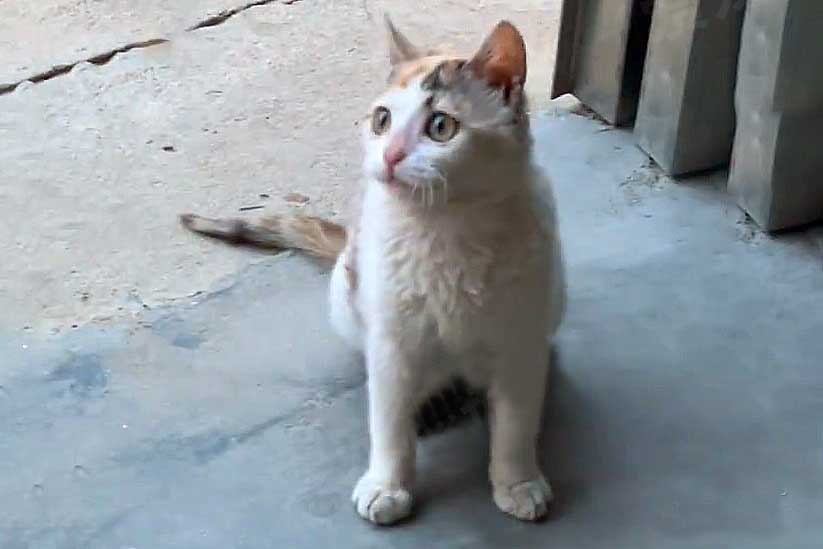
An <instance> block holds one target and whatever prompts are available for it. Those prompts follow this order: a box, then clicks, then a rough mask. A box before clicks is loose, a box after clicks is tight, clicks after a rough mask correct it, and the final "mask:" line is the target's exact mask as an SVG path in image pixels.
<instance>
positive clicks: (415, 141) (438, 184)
mask: <svg viewBox="0 0 823 549" xmlns="http://www.w3.org/2000/svg"><path fill="white" fill-rule="evenodd" d="M386 23H387V27H388V31H389V33H388V34H389V43H390V60H391V66H392V71H391V76H390V77H389V87H388V89H387V90H386V92H385V93H383V94H382V95H381V96H380V97H379V98H378V99H377V101H375V103H374V104H373V107H372V112H371V115H370V116H369V118H368V120H367V122H366V124H364V141H365V159H364V170H365V173H366V176H367V177H368V179H369V180H370V181H371V184H380V185H385V186H386V188H388V189H389V190H391V191H392V192H393V193H395V194H396V195H398V196H400V197H405V198H408V199H410V200H414V201H417V202H425V201H427V200H428V201H430V202H438V203H442V202H444V201H445V200H444V199H446V200H460V199H466V198H471V197H482V196H485V195H487V194H488V193H492V192H497V191H501V190H503V191H505V189H501V185H505V184H506V179H507V175H509V176H511V175H513V174H512V173H511V172H512V170H516V169H518V168H520V167H521V165H522V164H523V163H524V162H525V161H526V159H527V158H528V151H529V147H530V145H531V141H530V134H529V127H528V117H527V116H526V98H525V94H524V91H523V86H524V85H525V82H526V49H525V45H524V43H523V38H522V36H521V35H520V33H519V32H518V30H517V29H516V28H515V27H514V26H513V25H512V24H511V23H508V22H506V21H503V22H501V23H499V24H498V25H497V26H496V27H495V28H494V30H493V31H492V33H491V34H490V35H489V36H488V38H486V40H485V42H483V45H482V46H481V47H480V50H479V51H478V52H477V53H476V54H475V55H474V57H472V58H471V59H461V58H457V57H452V56H445V55H439V54H435V53H431V52H427V51H424V50H421V49H419V48H417V47H416V46H414V45H413V44H412V43H411V42H410V41H409V40H408V39H407V38H406V37H405V36H403V35H402V34H401V33H400V32H399V31H398V30H397V29H396V28H395V27H394V25H393V24H392V23H391V21H390V20H389V19H388V18H387V19H386Z"/></svg>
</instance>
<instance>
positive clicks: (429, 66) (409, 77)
mask: <svg viewBox="0 0 823 549" xmlns="http://www.w3.org/2000/svg"><path fill="white" fill-rule="evenodd" d="M450 59H451V58H450V57H448V56H445V55H430V56H428V57H421V58H420V59H416V60H414V61H410V62H408V63H403V64H402V65H400V66H398V67H397V68H396V69H395V71H394V73H393V74H392V78H391V81H390V82H389V84H390V85H391V86H393V87H396V88H400V89H405V88H407V87H409V84H411V82H412V81H413V80H414V79H415V78H418V77H420V76H425V75H427V74H429V73H431V72H432V71H433V70H434V69H436V68H437V67H438V66H439V65H440V64H441V63H443V62H444V61H448V60H450Z"/></svg>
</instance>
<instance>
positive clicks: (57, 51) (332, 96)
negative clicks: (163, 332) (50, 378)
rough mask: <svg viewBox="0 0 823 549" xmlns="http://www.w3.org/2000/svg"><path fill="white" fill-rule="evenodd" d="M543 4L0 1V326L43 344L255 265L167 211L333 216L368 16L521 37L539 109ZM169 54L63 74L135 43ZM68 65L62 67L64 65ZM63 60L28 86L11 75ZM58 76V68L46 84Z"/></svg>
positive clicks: (365, 94)
mask: <svg viewBox="0 0 823 549" xmlns="http://www.w3.org/2000/svg"><path fill="white" fill-rule="evenodd" d="M560 4H561V2H560V0H549V1H538V0H520V1H518V2H504V1H487V2H476V1H469V0H421V1H416V2H402V3H401V2H392V3H389V2H386V1H382V2H381V1H375V0H302V1H298V2H293V3H290V4H288V3H283V2H281V1H277V0H275V1H273V2H271V3H267V4H265V5H261V6H256V7H248V8H247V9H241V10H240V11H238V13H237V14H236V15H234V16H232V17H230V18H228V19H226V20H225V21H224V22H223V23H222V24H219V25H215V26H210V27H206V28H200V29H197V30H192V31H187V30H186V29H190V28H192V27H195V26H197V25H198V23H200V22H203V21H206V20H208V19H209V17H212V16H214V15H215V14H217V13H220V11H221V10H226V9H233V8H243V7H244V5H243V3H242V0H207V1H196V2H195V1H193V0H188V1H179V2H161V1H158V0H139V1H138V0H131V1H126V0H119V1H112V2H93V1H89V0H44V1H42V2H30V1H29V0H5V1H3V2H0V88H2V87H3V85H5V88H6V89H9V88H10V87H11V86H14V85H15V84H16V83H18V82H22V84H20V85H18V86H17V87H16V88H14V90H13V91H11V92H8V93H5V94H3V95H0V257H2V258H3V259H2V262H0V308H2V310H3V311H4V314H3V315H2V318H0V328H5V329H8V330H30V331H33V332H36V333H46V332H51V333H57V332H60V331H64V330H66V329H70V327H71V326H72V325H82V324H84V323H87V322H89V321H96V322H104V321H106V320H108V319H116V318H119V317H123V316H126V315H139V314H141V313H142V312H143V311H145V310H146V308H155V307H157V306H159V305H161V304H163V303H167V302H169V301H173V300H176V299H179V298H181V297H185V296H191V295H194V294H197V293H198V292H205V291H209V290H214V289H215V288H217V287H219V286H220V285H221V284H223V283H224V281H225V280H227V278H230V277H231V276H232V275H234V274H236V273H237V272H239V271H241V270H242V269H244V268H245V267H246V266H247V265H249V264H250V263H253V262H255V261H258V260H259V256H258V255H255V254H253V253H249V252H246V251H239V250H231V249H227V248H226V247H222V246H216V245H215V244H214V243H211V242H206V241H202V240H198V239H195V238H193V237H191V236H190V235H188V234H186V233H184V232H183V231H182V230H181V229H180V228H179V227H178V225H177V223H176V215H177V214H178V213H179V212H181V211H186V210H195V211H198V212H203V213H208V214H221V215H229V214H238V215H248V216H255V215H259V214H260V213H261V211H259V210H257V211H252V212H248V213H245V214H239V212H238V209H239V208H240V207H243V206H257V205H263V206H265V207H266V208H268V209H275V208H283V207H288V204H287V201H286V200H285V199H284V197H286V196H287V195H288V194H289V193H294V192H297V193H300V194H302V195H305V196H306V197H308V199H309V202H308V203H307V204H303V205H301V206H299V207H303V208H307V209H310V210H311V211H313V212H317V213H320V214H323V215H330V216H341V215H344V212H345V208H346V203H347V198H348V196H349V195H350V194H351V192H352V189H353V187H354V185H355V182H356V179H357V175H358V171H359V144H358V131H359V130H358V127H357V125H356V124H357V120H358V118H359V117H360V116H361V115H362V114H363V113H364V111H365V109H366V107H367V105H368V103H369V101H370V100H371V98H372V97H373V96H374V94H375V93H376V92H378V91H379V90H380V88H381V85H382V82H383V80H384V77H385V74H386V60H385V55H384V40H383V34H382V29H381V26H380V16H381V13H382V12H384V11H385V10H387V9H388V10H389V11H390V12H391V14H392V15H393V17H394V18H395V20H396V22H397V23H398V25H399V26H401V27H402V28H403V29H405V30H406V32H407V34H409V35H410V36H411V37H414V38H415V39H417V40H419V41H421V42H425V43H427V44H432V45H441V44H451V45H454V46H455V47H458V48H460V49H461V50H467V51H468V50H469V49H470V48H471V47H473V46H475V45H476V44H477V43H478V42H479V40H481V39H482V35H483V33H485V32H486V31H487V30H488V29H489V28H490V27H491V26H492V25H493V24H494V23H495V22H496V21H497V20H499V19H501V18H508V19H511V20H512V21H514V22H515V23H516V24H518V26H520V27H521V28H522V30H523V33H524V35H525V37H526V40H527V43H528V45H529V49H530V54H531V65H530V81H529V86H530V91H531V92H532V96H533V99H534V104H535V106H536V108H540V107H543V106H545V105H546V103H547V99H548V88H549V84H550V75H551V72H552V68H553V56H554V45H555V36H556V28H557V24H558V20H559V12H560ZM156 39H166V40H168V42H166V43H164V44H161V45H156V46H153V47H148V48H135V49H132V50H130V51H128V52H126V53H122V54H118V55H116V56H115V57H113V58H112V59H111V61H110V62H108V63H106V64H104V65H99V66H98V65H94V64H90V63H77V62H78V61H81V60H84V59H91V58H94V57H95V56H97V55H100V54H104V53H106V52H109V51H112V50H115V49H118V48H125V47H128V46H129V45H132V44H137V43H142V42H146V41H149V40H156ZM75 63H77V64H76V65H74V64H75ZM60 65H74V66H73V68H72V69H71V70H70V71H67V72H66V73H65V74H62V75H59V76H56V77H54V78H52V79H49V80H47V81H43V82H41V83H37V84H32V83H30V82H25V79H27V78H31V77H33V76H36V75H38V74H44V73H48V72H49V71H53V68H54V67H55V66H60ZM56 72H60V69H58V70H57V71H56Z"/></svg>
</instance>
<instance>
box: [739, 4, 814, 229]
mask: <svg viewBox="0 0 823 549" xmlns="http://www.w3.org/2000/svg"><path fill="white" fill-rule="evenodd" d="M821 21H823V3H820V2H817V1H816V0H774V1H772V0H753V1H751V2H749V4H748V8H747V13H746V21H745V26H744V30H743V38H742V44H741V49H740V63H739V65H740V66H739V71H738V77H737V90H736V105H737V117H738V125H737V132H736V136H735V143H734V152H733V158H732V171H731V177H730V179H729V190H730V191H731V192H732V194H734V196H735V197H737V201H738V204H740V206H741V207H742V208H744V209H745V210H746V211H747V212H749V214H750V215H751V216H752V217H753V218H754V219H755V220H756V221H757V222H758V223H759V224H760V226H761V227H763V228H764V229H766V230H770V231H775V230H779V229H786V228H790V227H796V226H800V225H803V224H806V223H810V222H813V221H819V220H821V219H823V179H821V177H820V174H821V172H823V157H821V155H820V137H819V135H818V131H819V129H820V126H821V124H822V123H823V73H822V72H821V71H820V68H819V63H818V62H817V59H820V57H821V56H823V41H821V40H820V39H819V35H820V23H821Z"/></svg>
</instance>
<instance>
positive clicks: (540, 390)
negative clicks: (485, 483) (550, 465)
mask: <svg viewBox="0 0 823 549" xmlns="http://www.w3.org/2000/svg"><path fill="white" fill-rule="evenodd" d="M501 360H502V362H503V363H502V364H500V365H499V367H498V368H497V369H496V371H495V374H494V376H493V379H492V380H491V384H490V386H489V393H488V398H489V408H490V417H489V420H490V428H491V463H490V465H489V477H490V480H491V483H492V489H493V493H494V501H495V503H496V504H497V506H498V507H499V508H500V510H501V511H503V512H505V513H508V514H510V515H513V516H515V517H517V518H518V519H520V520H538V519H540V518H542V517H544V516H545V515H546V512H547V507H548V504H549V502H551V500H552V497H553V495H552V490H551V487H550V486H549V484H548V482H547V481H546V479H545V477H544V476H543V473H542V472H541V471H540V467H539V465H538V463H537V439H538V435H539V433H540V421H541V417H542V411H543V399H544V395H545V389H546V381H547V374H548V370H549V352H548V344H545V346H544V344H543V343H542V341H541V343H539V344H538V343H535V345H531V346H529V345H526V346H523V347H521V348H520V349H517V350H512V352H510V353H509V354H508V355H506V356H504V357H501Z"/></svg>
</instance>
